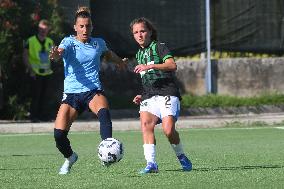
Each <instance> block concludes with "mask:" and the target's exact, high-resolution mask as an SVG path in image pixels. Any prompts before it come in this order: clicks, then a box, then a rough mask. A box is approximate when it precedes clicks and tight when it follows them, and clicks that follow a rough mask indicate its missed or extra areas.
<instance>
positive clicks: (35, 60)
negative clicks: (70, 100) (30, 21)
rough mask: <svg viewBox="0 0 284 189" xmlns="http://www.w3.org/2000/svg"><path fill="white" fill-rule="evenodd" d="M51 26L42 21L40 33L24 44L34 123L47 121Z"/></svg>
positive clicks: (50, 71) (39, 28)
mask: <svg viewBox="0 0 284 189" xmlns="http://www.w3.org/2000/svg"><path fill="white" fill-rule="evenodd" d="M49 30H50V24H49V22H48V21H47V20H40V21H39V24H38V33H37V34H36V35H33V36H31V37H29V38H28V39H27V41H26V42H25V44H24V51H23V59H24V64H25V65H26V73H27V74H29V76H30V82H31V89H32V90H31V98H32V101H31V105H30V119H31V121H32V122H39V121H45V120H46V118H45V117H44V107H43V102H44V100H46V99H45V98H44V97H46V94H45V93H46V88H47V86H48V83H49V80H50V78H51V75H52V73H53V71H52V70H51V64H50V60H49V57H48V56H49V51H50V49H51V48H52V46H53V40H52V39H51V38H49V37H47V35H48V33H49Z"/></svg>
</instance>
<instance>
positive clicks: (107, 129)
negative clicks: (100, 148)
mask: <svg viewBox="0 0 284 189" xmlns="http://www.w3.org/2000/svg"><path fill="white" fill-rule="evenodd" d="M97 116H98V119H99V121H100V134H101V138H102V140H104V139H106V138H111V137H112V122H111V117H110V112H109V110H108V109H106V108H102V109H100V110H99V111H98V114H97Z"/></svg>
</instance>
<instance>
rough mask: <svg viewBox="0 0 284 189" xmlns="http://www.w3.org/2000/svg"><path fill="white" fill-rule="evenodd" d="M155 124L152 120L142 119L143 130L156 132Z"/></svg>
mask: <svg viewBox="0 0 284 189" xmlns="http://www.w3.org/2000/svg"><path fill="white" fill-rule="evenodd" d="M154 128H155V124H154V122H151V121H141V129H142V132H154Z"/></svg>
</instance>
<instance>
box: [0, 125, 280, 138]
mask: <svg viewBox="0 0 284 189" xmlns="http://www.w3.org/2000/svg"><path fill="white" fill-rule="evenodd" d="M259 129H284V126H282V127H239V128H238V127H223V128H220V127H219V128H216V127H215V128H186V129H185V128H180V129H177V130H178V131H189V130H194V131H212V130H214V131H224V130H259ZM157 130H161V129H157ZM95 132H98V131H82V132H81V131H70V134H71V135H84V134H90V133H95ZM115 132H125V131H115ZM126 132H141V131H140V130H127V131H126ZM189 132H190V131H189ZM48 135H49V136H52V137H53V132H52V133H19V134H1V133H0V137H14V136H15V137H17V136H48Z"/></svg>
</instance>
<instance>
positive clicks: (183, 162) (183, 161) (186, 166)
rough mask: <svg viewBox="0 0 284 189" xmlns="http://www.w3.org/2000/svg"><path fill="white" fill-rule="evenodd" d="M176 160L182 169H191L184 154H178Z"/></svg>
mask: <svg viewBox="0 0 284 189" xmlns="http://www.w3.org/2000/svg"><path fill="white" fill-rule="evenodd" d="M178 160H179V162H180V164H181V166H182V169H183V170H184V171H191V170H192V163H191V162H190V160H189V159H188V158H187V157H186V156H185V155H184V154H181V155H179V156H178Z"/></svg>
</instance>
